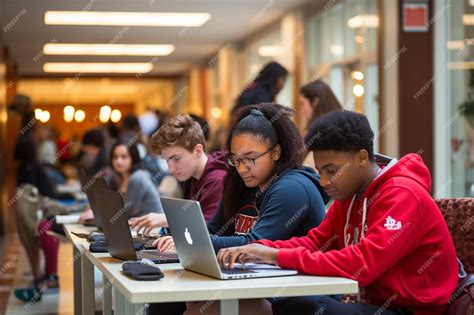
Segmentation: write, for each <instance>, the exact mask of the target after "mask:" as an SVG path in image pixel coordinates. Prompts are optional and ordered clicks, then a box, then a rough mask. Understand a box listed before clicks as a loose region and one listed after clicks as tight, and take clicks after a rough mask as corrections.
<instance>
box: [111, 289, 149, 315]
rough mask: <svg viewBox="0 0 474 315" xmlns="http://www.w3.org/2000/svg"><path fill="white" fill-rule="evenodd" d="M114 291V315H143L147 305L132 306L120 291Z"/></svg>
mask: <svg viewBox="0 0 474 315" xmlns="http://www.w3.org/2000/svg"><path fill="white" fill-rule="evenodd" d="M113 290H114V298H115V303H114V315H143V313H144V311H145V305H146V304H140V303H138V304H132V303H130V302H129V301H127V299H126V298H125V297H124V296H123V295H122V293H120V291H119V290H117V289H115V288H114V289H113Z"/></svg>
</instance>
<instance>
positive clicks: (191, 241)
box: [184, 228, 193, 245]
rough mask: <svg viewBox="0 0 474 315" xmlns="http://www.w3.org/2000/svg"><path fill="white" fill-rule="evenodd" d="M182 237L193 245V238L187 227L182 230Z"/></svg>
mask: <svg viewBox="0 0 474 315" xmlns="http://www.w3.org/2000/svg"><path fill="white" fill-rule="evenodd" d="M184 237H185V238H186V242H188V244H189V245H193V239H192V238H191V233H189V231H188V228H186V230H185V231H184Z"/></svg>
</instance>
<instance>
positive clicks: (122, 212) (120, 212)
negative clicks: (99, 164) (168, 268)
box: [94, 189, 179, 264]
mask: <svg viewBox="0 0 474 315" xmlns="http://www.w3.org/2000/svg"><path fill="white" fill-rule="evenodd" d="M94 195H95V203H96V206H97V210H98V211H99V212H100V216H101V218H102V227H103V230H104V234H105V239H106V240H107V248H108V251H109V254H110V255H111V256H112V257H115V258H119V259H122V260H138V259H142V258H147V259H150V260H151V261H153V262H154V263H156V264H159V263H177V262H179V259H178V255H177V254H176V253H160V252H158V251H157V250H156V249H150V250H139V251H135V247H134V243H133V239H132V234H131V232H130V227H129V225H128V218H127V206H129V204H124V201H123V197H122V194H121V193H118V192H115V191H110V190H103V189H97V190H94Z"/></svg>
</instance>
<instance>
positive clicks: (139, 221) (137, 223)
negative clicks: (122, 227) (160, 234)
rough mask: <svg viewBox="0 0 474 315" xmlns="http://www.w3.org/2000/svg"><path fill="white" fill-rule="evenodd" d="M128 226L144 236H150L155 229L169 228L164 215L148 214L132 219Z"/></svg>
mask: <svg viewBox="0 0 474 315" xmlns="http://www.w3.org/2000/svg"><path fill="white" fill-rule="evenodd" d="M128 224H129V225H130V228H131V229H132V230H136V231H137V232H140V231H142V232H143V233H142V234H143V235H148V234H149V233H150V231H151V230H152V229H153V228H156V227H164V226H168V222H166V217H165V215H164V214H163V213H148V214H146V215H144V216H141V217H137V218H131V219H130V220H128Z"/></svg>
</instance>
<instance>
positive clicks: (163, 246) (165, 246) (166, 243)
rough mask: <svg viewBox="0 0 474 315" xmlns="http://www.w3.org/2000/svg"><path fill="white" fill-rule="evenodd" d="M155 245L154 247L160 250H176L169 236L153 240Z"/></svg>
mask: <svg viewBox="0 0 474 315" xmlns="http://www.w3.org/2000/svg"><path fill="white" fill-rule="evenodd" d="M153 245H156V249H157V250H158V251H160V252H176V247H175V246H174V241H173V238H172V237H171V236H162V237H160V238H159V239H157V240H156V241H155V242H153Z"/></svg>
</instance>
